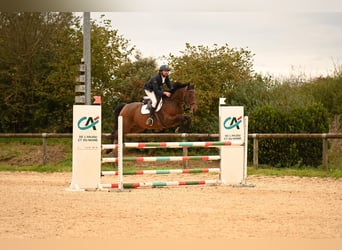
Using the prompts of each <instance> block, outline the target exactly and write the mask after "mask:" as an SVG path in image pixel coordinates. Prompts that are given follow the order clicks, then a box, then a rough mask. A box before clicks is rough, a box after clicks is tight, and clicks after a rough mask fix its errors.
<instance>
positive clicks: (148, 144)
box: [124, 141, 242, 148]
mask: <svg viewBox="0 0 342 250" xmlns="http://www.w3.org/2000/svg"><path fill="white" fill-rule="evenodd" d="M241 144H242V143H232V142H231V141H206V142H127V143H124V146H125V147H127V148H156V147H157V148H163V147H164V148H180V147H204V148H208V147H218V146H241Z"/></svg>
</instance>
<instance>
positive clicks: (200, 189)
mask: <svg viewBox="0 0 342 250" xmlns="http://www.w3.org/2000/svg"><path fill="white" fill-rule="evenodd" d="M105 178H107V180H103V181H104V182H115V181H116V178H117V177H105ZM109 178H111V180H109ZM152 178H153V180H158V181H164V180H171V179H172V180H188V179H189V178H190V179H194V180H198V179H208V178H210V179H213V176H200V175H191V176H190V175H169V176H164V175H163V176H161V175H159V176H157V177H156V176H148V175H145V176H128V177H125V181H152ZM70 182H71V173H35V172H0V200H1V206H0V239H109V238H110V239H155V238H158V239H338V240H340V239H342V219H341V218H342V180H341V179H331V178H301V177H260V176H249V177H248V180H247V184H254V185H255V187H232V186H209V187H204V186H186V187H184V186H182V187H164V188H140V189H133V190H131V191H127V192H104V191H87V192H72V191H67V190H66V189H67V188H68V187H69V185H70Z"/></svg>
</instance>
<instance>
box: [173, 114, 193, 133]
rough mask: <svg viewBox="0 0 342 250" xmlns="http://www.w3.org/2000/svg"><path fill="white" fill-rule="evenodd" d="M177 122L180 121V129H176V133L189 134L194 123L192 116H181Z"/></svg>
mask: <svg viewBox="0 0 342 250" xmlns="http://www.w3.org/2000/svg"><path fill="white" fill-rule="evenodd" d="M177 120H179V127H178V128H177V129H176V133H185V132H188V130H189V128H190V125H191V121H192V119H191V116H186V115H179V116H177Z"/></svg>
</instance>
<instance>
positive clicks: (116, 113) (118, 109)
mask: <svg viewBox="0 0 342 250" xmlns="http://www.w3.org/2000/svg"><path fill="white" fill-rule="evenodd" d="M125 105H126V103H120V104H118V105H117V106H116V107H115V110H114V126H113V131H112V133H111V136H110V140H111V142H112V143H115V142H116V138H117V137H118V129H119V128H118V120H119V119H118V117H119V114H120V112H121V110H122V109H123V107H124V106H125ZM112 151H113V150H112V149H107V151H106V153H107V154H108V153H110V152H112Z"/></svg>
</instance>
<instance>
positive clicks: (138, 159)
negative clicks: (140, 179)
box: [102, 155, 221, 163]
mask: <svg viewBox="0 0 342 250" xmlns="http://www.w3.org/2000/svg"><path fill="white" fill-rule="evenodd" d="M220 159H221V157H220V156H219V155H207V156H197V155H195V156H155V157H154V156H151V157H124V158H122V160H123V161H135V162H147V161H148V162H155V161H189V160H202V161H211V160H213V161H216V160H220ZM106 162H118V158H117V157H106V158H102V163H106Z"/></svg>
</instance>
